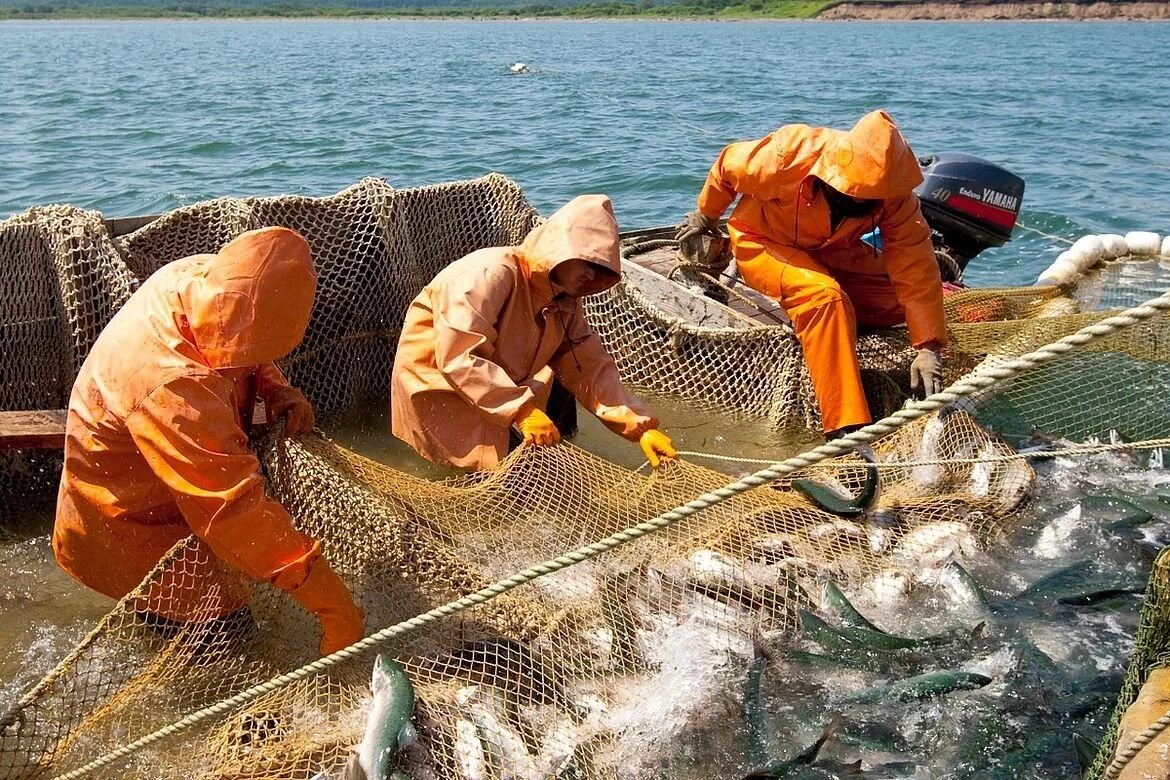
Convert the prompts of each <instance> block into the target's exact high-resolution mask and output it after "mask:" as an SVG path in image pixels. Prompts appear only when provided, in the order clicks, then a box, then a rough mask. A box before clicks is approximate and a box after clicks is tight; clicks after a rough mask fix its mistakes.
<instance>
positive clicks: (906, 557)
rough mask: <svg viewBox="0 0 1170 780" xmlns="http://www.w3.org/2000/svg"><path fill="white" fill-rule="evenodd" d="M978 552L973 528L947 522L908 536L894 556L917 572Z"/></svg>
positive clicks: (925, 526) (911, 532)
mask: <svg viewBox="0 0 1170 780" xmlns="http://www.w3.org/2000/svg"><path fill="white" fill-rule="evenodd" d="M978 549H979V543H978V542H977V541H976V540H975V536H974V535H973V534H972V533H971V527H970V526H969V525H967V524H966V523H964V522H960V521H957V520H944V521H940V522H935V523H927V524H926V525H921V526H919V527H917V528H915V529H913V530H911V531H909V532H907V533H906V535H905V536H903V537H902V539H901V541H899V542H898V544H897V545H896V546H895V547H894V551H893V555H894V556H895V557H896V558H898V559H900V560H902V561H905V562H906V563H907V564H908V565H909V566H910V567H911V568H912V569H913V570H921V569H929V568H934V567H936V566H939V565H941V564H943V563H946V562H949V561H950V560H952V559H953V558H955V557H957V556H958V557H961V556H971V555H974V554H975V552H976V551H978Z"/></svg>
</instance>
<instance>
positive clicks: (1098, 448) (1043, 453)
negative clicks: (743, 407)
mask: <svg viewBox="0 0 1170 780" xmlns="http://www.w3.org/2000/svg"><path fill="white" fill-rule="evenodd" d="M1163 447H1170V439H1146V440H1145V441H1135V442H1120V443H1118V444H1085V445H1078V446H1075V447H1064V448H1061V449H1052V450H1034V451H1030V452H1014V453H1012V454H1010V455H991V456H988V457H985V458H935V459H933V460H892V461H883V462H881V463H878V464H877V465H878V467H879V468H883V469H909V468H915V467H917V466H949V465H955V464H962V465H973V464H976V463H1006V462H1008V461H1012V460H1039V459H1044V458H1063V457H1066V456H1072V457H1075V456H1079V455H1097V454H1099V453H1102V452H1119V451H1129V450H1156V449H1160V448H1163ZM678 454H679V455H686V456H687V457H692V458H708V459H710V460H721V461H727V462H728V463H748V464H753V465H758V464H761V463H763V464H768V463H773V462H774V461H770V460H759V459H758V458H739V457H735V456H734V455H720V454H718V453H715V452H699V451H695V450H679V452H678ZM857 466H858V464H857V463H856V462H854V463H848V462H845V461H832V462H830V463H823V464H821V467H822V468H837V469H855V468H857Z"/></svg>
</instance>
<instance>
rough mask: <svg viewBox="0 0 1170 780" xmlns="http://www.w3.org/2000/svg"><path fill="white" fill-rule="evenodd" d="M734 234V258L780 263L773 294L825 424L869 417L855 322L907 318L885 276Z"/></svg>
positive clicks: (875, 324) (883, 324)
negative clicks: (801, 356)
mask: <svg viewBox="0 0 1170 780" xmlns="http://www.w3.org/2000/svg"><path fill="white" fill-rule="evenodd" d="M738 239H739V240H738V241H736V242H735V253H736V257H737V261H738V262H740V263H744V264H753V265H757V266H758V265H760V264H765V263H767V264H771V263H775V264H777V268H779V273H778V275H777V276H778V278H777V279H776V287H775V288H774V289H773V292H772V294H773V297H775V298H776V300H777V302H778V303H779V304H780V306H781V307H783V309H784V312H785V314H787V315H788V318H789V319H790V320H791V321H792V327H793V329H794V330H795V331H796V337H797V339H798V340H799V341H800V346H801V348H802V349H803V350H804V354H805V355H806V356H807V357H806V361H807V365H808V370H809V376H810V378H811V379H812V383H813V390H814V391H815V392H816V396H817V403H818V406H819V407H820V410H821V426H822V428H823V430H825V431H835V430H837V429H839V428H844V427H845V426H848V425H864V424H867V423H869V422H871V421H872V417H871V415H870V411H869V404H868V403H867V402H866V400H865V391H864V389H863V388H862V385H861V367H860V365H859V364H858V361H857V327H858V325H861V326H862V327H866V328H888V327H892V326H895V325H899V324H901V323H903V322H905V321H906V314H905V312H904V311H903V310H902V304H900V303H899V302H898V297H897V295H896V294H895V292H894V285H893V284H892V283H891V282H890V280H889V278H888V277H886V276H881V275H877V274H858V273H851V272H849V271H843V270H840V269H832V270H830V269H829V268H828V267H827V266H825V265H823V264H821V263H819V262H817V261H816V260H814V259H813V258H812V257H811V256H810V255H808V254H805V253H804V252H792V251H787V252H784V251H782V250H781V248H780V247H777V246H775V245H771V246H770V245H769V244H768V243H765V242H761V241H759V240H750V239H746V238H744V237H742V236H739V237H738ZM781 258H783V260H782V259H781Z"/></svg>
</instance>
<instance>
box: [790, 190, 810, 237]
mask: <svg viewBox="0 0 1170 780" xmlns="http://www.w3.org/2000/svg"><path fill="white" fill-rule="evenodd" d="M806 181H808V179H801V180H800V186H799V187H797V188H796V215H795V218H794V219H793V223H792V243H793V245H794V246H795V247H796V248H797V249H803V247H801V245H800V201H801V199H802V198H804V183H805V182H806Z"/></svg>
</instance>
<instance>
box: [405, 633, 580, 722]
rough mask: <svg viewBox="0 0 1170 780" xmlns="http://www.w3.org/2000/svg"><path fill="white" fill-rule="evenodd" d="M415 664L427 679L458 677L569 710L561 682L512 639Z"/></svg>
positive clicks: (485, 642) (483, 643) (468, 647)
mask: <svg viewBox="0 0 1170 780" xmlns="http://www.w3.org/2000/svg"><path fill="white" fill-rule="evenodd" d="M416 663H417V664H418V665H419V666H421V667H422V669H423V671H424V672H426V673H427V674H429V675H434V676H438V677H457V678H460V679H464V680H467V681H468V682H471V683H474V684H477V685H490V686H493V687H496V688H503V689H507V690H511V691H515V692H516V693H517V694H518V695H519V696H521V697H522V698H524V699H527V700H529V701H534V702H536V703H538V704H558V705H561V706H562V707H565V708H569V707H571V704H572V703H571V702H570V701H569V697H568V695H567V694H566V693H565V686H564V684H563V683H562V682H561V680H560V678H559V677H558V676H557V675H556V674H555V673H554V672H553V671H552V669H550V668H549V667H548V666H547V665H546V664H544V663H543V662H542V661H541V660H540V658H539V657H538V656H537V655H536V654H535V653H534V652H533V651H532V650H530V649H529V648H528V647H527V646H525V645H523V644H521V643H520V642H517V641H516V640H514V639H504V638H496V639H485V640H480V641H478V642H471V643H469V644H465V645H463V646H462V647H460V648H458V649H456V650H454V651H452V652H450V653H444V654H442V655H439V656H423V657H420V658H419V659H417V661H416Z"/></svg>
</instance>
